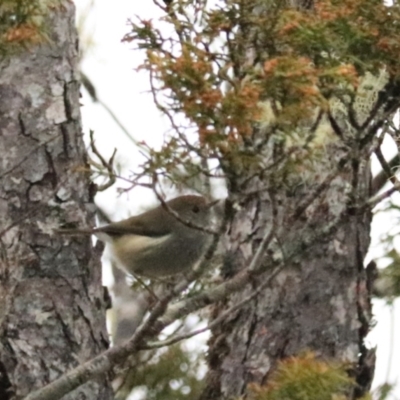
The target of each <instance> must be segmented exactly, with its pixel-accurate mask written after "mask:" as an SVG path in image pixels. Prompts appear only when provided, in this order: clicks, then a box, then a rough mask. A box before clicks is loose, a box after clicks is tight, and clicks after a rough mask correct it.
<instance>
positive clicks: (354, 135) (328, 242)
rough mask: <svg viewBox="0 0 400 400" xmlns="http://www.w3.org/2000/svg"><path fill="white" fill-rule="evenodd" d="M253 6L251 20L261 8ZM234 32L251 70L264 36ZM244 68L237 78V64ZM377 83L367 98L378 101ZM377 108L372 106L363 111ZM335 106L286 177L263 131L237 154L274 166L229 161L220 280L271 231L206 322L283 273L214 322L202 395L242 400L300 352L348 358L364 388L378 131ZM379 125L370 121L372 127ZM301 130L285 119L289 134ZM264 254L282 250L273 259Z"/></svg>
mask: <svg viewBox="0 0 400 400" xmlns="http://www.w3.org/2000/svg"><path fill="white" fill-rule="evenodd" d="M260 4H261V3H260ZM260 8H261V6H259V8H258V9H257V14H258V15H261V14H262V12H263V11H265V10H261V9H260ZM242 36H243V37H244V38H246V41H247V44H248V45H247V46H245V45H242V48H243V49H245V51H243V53H242V54H241V55H242V57H243V58H242V59H243V60H246V61H245V64H246V65H247V66H248V65H255V64H256V60H257V59H258V56H259V55H260V54H261V53H262V49H260V48H256V47H255V46H256V45H257V41H260V42H262V40H261V39H260V37H262V36H261V35H259V36H257V32H254V29H253V28H251V27H250V28H249V32H243V35H242ZM238 42H240V39H239V40H238ZM260 47H262V44H261V43H260ZM238 50H239V49H238ZM237 57H238V58H239V57H240V55H237ZM241 73H242V74H243V75H242V76H244V75H245V68H243V71H241ZM239 76H240V75H239ZM360 88H361V89H360V90H363V89H362V88H364V89H365V87H363V86H362V85H360ZM381 89H382V87H378V88H376V89H375V92H374V93H373V94H372V92H371V93H367V94H368V95H370V97H371V98H374V99H376V98H377V96H376V94H377V93H378V92H379V91H380V90H381ZM386 89H387V90H388V88H386ZM365 90H367V89H365ZM267 95H268V93H267V94H266V96H267ZM364 95H365V93H363V94H361V95H360V97H359V98H360V99H361V100H360V104H358V103H357V101H355V102H354V104H353V107H354V110H355V112H354V113H355V114H356V118H357V119H358V120H359V121H360V119H361V122H360V126H361V125H362V123H363V122H364V121H366V120H367V118H369V116H368V112H366V113H365V109H363V108H362V106H363V100H365V98H364V97H363V96H364ZM374 96H375V97H374ZM386 98H388V97H386ZM397 99H398V97H397ZM396 101H398V100H396ZM365 102H366V103H368V102H367V100H365ZM374 105H375V104H374V102H372V103H371V104H369V106H370V108H369V110H370V111H371V112H372V109H373V108H374ZM358 106H359V108H357V107H358ZM331 107H332V109H331V118H330V119H329V118H328V117H325V116H324V117H322V119H321V120H319V121H318V120H317V119H318V118H315V119H314V120H313V121H312V123H311V124H310V127H309V128H310V131H312V130H311V129H314V128H311V126H312V125H313V124H315V125H314V127H315V126H317V128H315V131H314V132H313V136H312V137H313V138H315V137H317V136H318V134H319V132H318V130H319V129H320V130H321V131H322V134H323V135H324V138H325V143H324V144H323V146H322V148H323V150H322V153H321V152H320V151H321V149H317V148H316V149H311V151H310V153H309V154H307V155H306V156H303V160H302V161H301V162H299V163H297V164H296V162H295V163H293V166H292V167H291V169H290V170H289V172H288V173H286V175H285V174H282V173H280V174H279V173H276V172H275V171H274V170H279V168H280V167H279V155H280V154H279V152H280V148H279V146H281V145H280V144H277V143H276V142H275V143H273V142H272V141H271V140H267V139H265V138H266V137H268V136H267V135H264V136H263V132H262V129H261V130H260V129H258V131H257V130H255V131H254V132H253V134H252V136H251V139H249V140H247V142H245V143H244V144H243V153H244V154H246V155H247V156H248V157H249V154H253V155H254V157H259V156H260V154H262V155H263V165H266V166H272V167H270V168H269V169H268V168H265V173H262V174H252V171H251V168H248V167H245V166H239V167H238V166H236V170H235V171H232V164H231V165H227V166H226V169H225V173H226V175H227V176H228V188H229V197H230V198H231V199H232V201H233V204H234V207H233V209H232V212H234V218H233V221H232V223H231V224H230V226H229V227H228V229H227V232H228V233H227V235H226V237H225V239H224V242H225V243H226V254H227V256H226V261H225V265H224V269H223V276H224V277H225V278H227V277H229V276H232V275H233V274H234V273H236V272H237V271H240V270H242V269H244V268H246V267H249V265H250V264H251V262H252V260H253V259H254V255H255V254H256V252H257V251H258V250H259V248H260V246H261V243H262V240H263V238H265V237H266V236H267V235H268V232H271V231H273V235H272V237H273V240H271V241H270V242H269V243H268V244H269V245H268V246H266V248H265V249H264V251H263V256H262V261H261V267H262V269H263V271H264V272H263V273H262V274H261V275H257V278H255V279H254V282H253V283H252V284H251V285H247V286H246V287H245V288H243V290H242V291H241V292H239V293H236V294H234V295H233V296H231V297H230V298H229V299H228V300H226V301H225V302H223V303H220V304H218V305H217V306H216V307H215V308H214V311H213V318H217V317H218V316H220V315H221V314H223V313H224V312H225V311H226V310H227V309H229V308H231V307H232V306H234V305H235V304H238V303H240V302H242V301H243V299H245V298H246V297H248V296H249V294H251V293H254V291H255V290H257V288H259V286H260V285H262V284H263V282H264V281H265V280H266V279H267V278H268V277H269V276H270V274H271V269H272V267H273V265H274V263H276V262H277V261H279V262H281V263H282V264H283V268H282V270H281V271H280V272H279V274H278V275H277V276H276V277H275V278H274V279H273V281H272V283H271V284H270V285H269V286H268V287H267V288H265V289H264V290H262V291H261V292H260V294H259V295H258V296H257V297H256V298H255V299H254V300H252V301H251V302H248V303H247V305H246V306H244V307H241V308H239V310H238V311H236V312H234V313H232V314H231V315H230V317H229V319H227V320H225V322H224V323H223V324H221V325H218V326H217V327H216V328H215V329H213V332H212V337H211V339H210V342H209V345H210V349H209V354H208V363H209V372H208V375H207V385H206V389H205V391H204V392H203V394H202V396H201V399H202V400H216V399H218V400H221V399H233V398H242V397H241V396H245V395H246V393H248V384H249V383H256V384H258V385H265V384H267V383H268V379H269V378H270V376H271V372H273V371H274V369H275V367H276V365H277V362H278V361H279V360H282V359H284V358H286V357H288V356H293V355H299V354H300V353H301V352H303V351H305V350H312V351H313V352H315V353H316V355H317V356H319V357H322V358H324V359H335V360H339V361H343V362H350V363H351V365H352V366H353V371H352V375H353V376H354V378H355V380H356V382H357V384H358V387H357V389H355V393H353V396H354V397H358V396H360V395H361V394H362V393H364V392H365V391H366V390H368V389H369V387H370V384H371V381H372V378H373V371H374V362H375V360H374V351H373V350H369V349H367V348H366V346H365V343H364V340H365V337H366V335H367V333H368V331H369V327H370V321H371V303H370V292H369V289H370V285H369V283H370V282H369V277H368V276H367V273H366V269H365V268H364V264H363V262H364V258H365V255H366V253H367V250H368V246H369V241H370V239H369V231H370V223H371V210H370V208H369V207H368V206H366V204H367V201H368V199H369V198H370V167H369V157H370V153H371V148H372V138H373V137H374V136H373V135H371V130H369V136H368V135H367V134H366V132H367V129H365V130H364V131H363V132H360V130H359V129H358V130H357V129H355V128H354V127H352V124H351V122H349V120H348V118H349V115H350V114H351V112H349V111H348V110H346V106H345V105H344V104H342V103H341V101H340V100H337V101H336V102H332V103H331ZM335 107H336V108H335ZM375 111H376V109H375ZM353 117H354V116H353ZM371 120H372V118H371ZM371 120H370V122H371ZM378 127H379V124H376V125H375V131H374V133H376V132H377V131H378ZM298 128H299V127H296V126H295V125H293V128H292V129H293V131H295V129H298ZM303 128H304V127H300V129H303ZM272 129H273V128H271V130H272ZM272 132H274V131H273V130H272ZM327 132H328V133H327ZM271 136H272V135H271ZM312 140H314V139H312ZM311 143H312V141H311ZM294 146H296V143H295V144H294ZM311 146H312V144H311ZM294 148H295V147H292V150H293V149H294ZM299 148H301V147H300V146H299ZM286 150H287V149H286ZM314 150H315V151H314ZM296 151H297V150H295V152H294V153H293V154H294V155H295V156H296V154H297V153H296ZM286 154H288V153H286ZM318 154H319V155H318ZM290 157H291V156H289V159H290ZM275 165H276V167H275ZM335 171H338V173H335ZM247 193H250V194H248V195H247ZM251 193H252V194H251ZM272 254H275V255H276V254H279V260H277V259H276V257H275V256H274V257H273V256H272ZM282 260H283V261H282Z"/></svg>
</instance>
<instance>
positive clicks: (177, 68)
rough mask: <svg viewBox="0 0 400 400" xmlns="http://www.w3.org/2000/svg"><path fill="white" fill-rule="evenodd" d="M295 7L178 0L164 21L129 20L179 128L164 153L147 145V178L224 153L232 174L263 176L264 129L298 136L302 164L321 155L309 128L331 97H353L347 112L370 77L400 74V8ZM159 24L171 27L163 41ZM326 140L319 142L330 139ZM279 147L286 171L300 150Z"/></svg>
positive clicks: (347, 2) (366, 3) (371, 0)
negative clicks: (257, 142) (257, 136)
mask: <svg viewBox="0 0 400 400" xmlns="http://www.w3.org/2000/svg"><path fill="white" fill-rule="evenodd" d="M288 3H290V2H285V1H272V0H248V1H245V2H243V1H242V0H225V1H220V2H217V3H216V5H214V6H208V5H207V2H206V1H205V0H197V1H194V0H175V1H173V2H172V3H171V4H169V6H168V7H165V8H164V11H165V13H166V15H165V16H164V17H162V18H161V20H159V21H154V20H141V19H138V21H137V22H132V32H131V33H129V34H128V35H126V37H125V41H127V42H133V43H134V44H135V45H136V47H137V48H138V49H141V50H144V51H145V52H146V61H145V62H144V64H143V65H142V66H141V67H140V68H141V69H144V70H146V71H148V72H149V74H150V78H151V89H152V92H153V95H154V99H155V101H156V104H157V106H158V107H159V109H160V110H161V111H162V112H163V113H164V114H166V115H167V117H168V118H169V119H170V121H171V126H172V128H173V134H171V135H170V137H169V138H166V140H165V144H164V146H163V147H162V148H161V149H160V150H159V151H157V152H155V151H154V150H150V149H149V148H146V146H144V148H145V150H146V152H147V153H149V158H148V162H147V164H146V165H144V166H143V172H142V174H144V175H150V176H153V175H154V174H155V173H156V174H157V173H160V174H162V175H164V176H165V177H169V178H171V180H174V177H173V176H172V174H171V171H172V170H173V169H174V167H175V166H176V165H182V166H183V167H184V168H187V169H193V167H192V166H193V164H196V162H197V163H198V159H199V158H201V159H210V158H211V159H217V160H218V162H219V166H220V167H222V169H223V170H224V172H227V171H229V173H230V174H233V175H236V174H237V175H240V173H241V171H244V170H245V171H248V172H249V174H250V175H256V174H258V173H263V172H262V171H265V170H266V169H267V166H266V165H265V157H263V158H262V159H260V157H259V154H260V149H259V148H257V146H253V145H254V142H253V141H252V140H253V137H252V135H253V134H254V132H257V131H258V130H259V129H260V126H263V127H264V131H263V135H264V138H263V139H264V143H267V141H268V140H269V139H272V141H273V142H279V143H283V144H285V142H286V141H287V138H293V137H299V138H300V142H299V143H301V144H300V146H301V147H302V150H305V151H304V152H303V153H302V155H301V157H299V156H298V155H297V159H296V164H298V163H299V162H300V163H301V162H302V160H304V159H307V158H312V157H313V156H314V153H310V151H311V150H312V142H313V139H314V138H313V132H311V135H310V126H312V125H313V122H315V121H316V119H317V116H318V114H319V115H322V114H325V115H326V114H327V113H328V112H329V111H330V108H331V107H332V99H343V98H346V99H347V100H346V101H347V103H346V102H344V103H343V104H344V105H343V108H344V113H346V112H349V111H348V110H347V111H346V107H348V106H349V103H351V99H354V97H355V96H356V95H357V89H358V87H359V86H360V85H361V84H362V77H364V76H366V74H367V73H369V74H370V75H371V74H372V75H371V76H376V75H377V74H378V71H382V70H384V71H386V73H387V74H388V78H389V79H392V80H397V78H398V76H399V74H400V66H399V63H398V60H397V54H398V49H399V46H400V6H399V5H398V4H394V5H392V6H387V5H385V4H384V2H382V1H380V0H336V1H328V0H318V1H315V2H314V3H315V7H314V9H313V10H312V11H305V10H297V9H294V8H292V7H290V6H289V5H288ZM161 25H167V26H168V27H169V28H172V30H173V33H171V34H170V35H169V36H167V37H166V36H165V33H163V32H165V31H164V30H163V31H162V30H161V29H159V26H161ZM249 49H251V52H252V53H254V58H253V59H252V57H251V56H250V57H249V53H251V52H250V51H249ZM378 90H379V89H378ZM266 102H267V104H268V107H269V112H268V113H265V112H264V111H265V108H266V107H265V103H266ZM340 112H342V110H340ZM325 120H326V118H325ZM321 121H324V118H321ZM330 129H331V128H330ZM331 130H332V129H331ZM325 131H326V130H325ZM325 131H324V134H325ZM326 136H327V137H328V139H327V140H325V138H323V140H322V148H323V147H324V146H325V145H326V143H330V140H331V137H329V134H327V135H326ZM320 139H321V138H319V139H318V140H320ZM293 146H294V147H296V146H299V144H298V143H294V144H293V141H292V147H293ZM310 149H311V150H310ZM275 150H276V149H275ZM279 151H280V152H281V153H282V159H283V160H284V161H283V162H282V163H281V172H282V171H284V170H285V168H286V167H288V166H289V167H290V168H293V157H291V156H290V157H289V154H291V152H293V149H291V150H287V151H286V150H285V149H284V147H283V150H282V149H281V150H279ZM285 151H286V152H285ZM150 153H151V154H150ZM277 155H278V156H279V155H280V154H277ZM301 168H303V167H301ZM301 168H300V169H301ZM277 170H278V169H277V168H276V165H275V164H274V169H273V171H274V173H275V174H277V173H278V172H277ZM283 175H284V174H283ZM283 175H282V173H281V175H279V176H277V177H276V179H275V181H279V180H282V176H283Z"/></svg>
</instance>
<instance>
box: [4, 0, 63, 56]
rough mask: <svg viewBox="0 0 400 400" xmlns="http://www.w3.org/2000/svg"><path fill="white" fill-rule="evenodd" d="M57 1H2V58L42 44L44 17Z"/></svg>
mask: <svg viewBox="0 0 400 400" xmlns="http://www.w3.org/2000/svg"><path fill="white" fill-rule="evenodd" d="M55 4H56V1H55V0H49V1H44V0H1V3H0V57H4V56H6V55H10V54H13V53H15V52H16V51H19V50H20V49H23V48H26V47H27V46H29V45H31V44H35V43H39V42H41V41H42V40H43V39H44V37H45V34H44V31H45V27H44V26H43V20H44V16H45V15H46V12H47V10H48V7H50V6H54V5H55Z"/></svg>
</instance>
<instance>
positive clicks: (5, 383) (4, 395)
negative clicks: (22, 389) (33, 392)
mask: <svg viewBox="0 0 400 400" xmlns="http://www.w3.org/2000/svg"><path fill="white" fill-rule="evenodd" d="M13 395H14V392H13V390H12V385H11V382H10V379H9V378H8V375H7V370H6V368H5V367H4V364H3V363H2V362H0V399H2V400H10V399H11V398H12V397H13Z"/></svg>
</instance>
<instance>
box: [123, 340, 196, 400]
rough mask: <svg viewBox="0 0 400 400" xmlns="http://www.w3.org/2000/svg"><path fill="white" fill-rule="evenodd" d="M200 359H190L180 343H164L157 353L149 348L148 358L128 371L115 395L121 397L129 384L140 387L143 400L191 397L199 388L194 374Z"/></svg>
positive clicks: (132, 386)
mask: <svg viewBox="0 0 400 400" xmlns="http://www.w3.org/2000/svg"><path fill="white" fill-rule="evenodd" d="M155 354H157V356H155ZM200 362H201V361H200V360H199V358H198V357H197V358H196V359H195V360H193V359H191V357H190V354H189V353H188V352H187V351H183V350H182V348H181V347H180V345H174V346H171V347H168V348H167V349H165V351H164V352H163V353H161V354H160V352H157V353H155V352H153V356H152V357H151V360H150V361H148V362H146V363H140V364H141V365H140V366H138V367H135V368H133V369H132V370H130V371H129V373H128V376H127V377H126V378H125V379H124V385H123V387H121V388H120V389H119V390H118V391H117V395H116V399H117V400H118V399H121V400H122V399H125V398H126V396H127V395H128V394H129V393H130V391H131V389H132V388H135V389H140V388H143V390H145V391H146V396H145V397H146V399H147V400H185V399H195V398H197V396H198V395H199V394H200V392H201V390H202V388H203V383H202V381H201V380H200V379H199V377H198V368H199V363H200Z"/></svg>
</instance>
